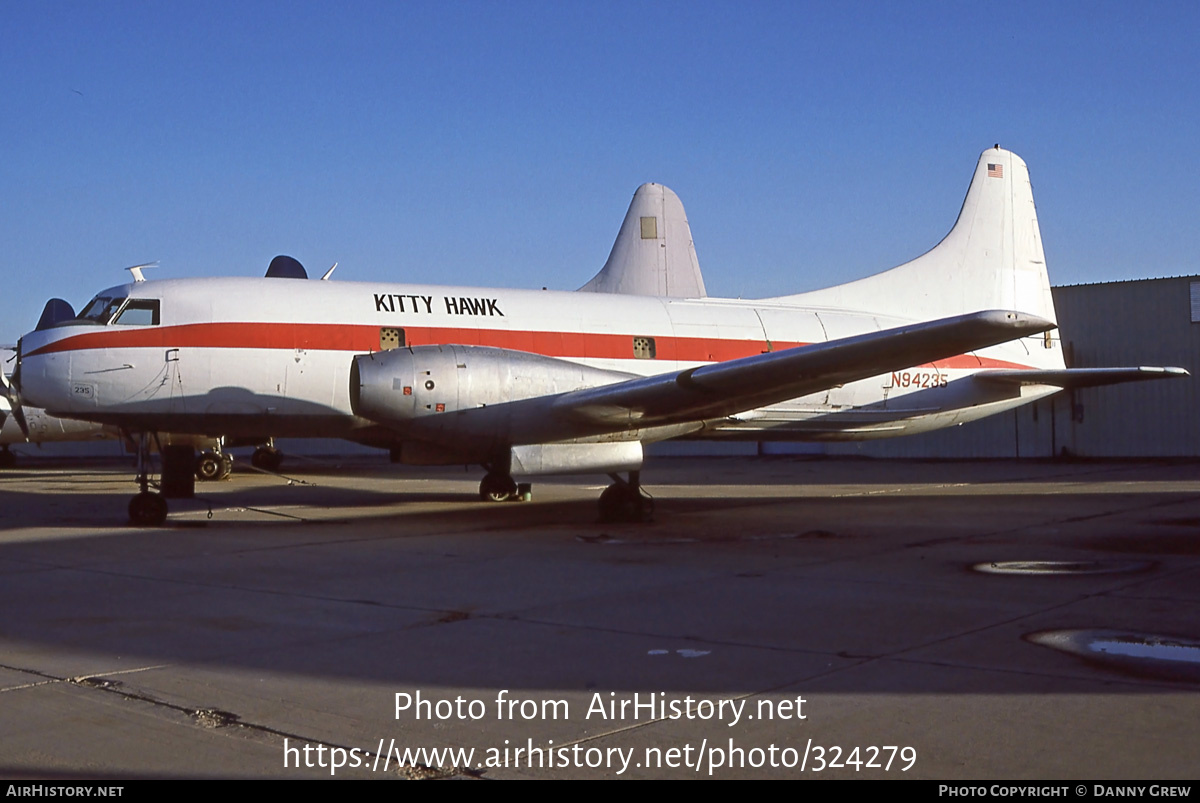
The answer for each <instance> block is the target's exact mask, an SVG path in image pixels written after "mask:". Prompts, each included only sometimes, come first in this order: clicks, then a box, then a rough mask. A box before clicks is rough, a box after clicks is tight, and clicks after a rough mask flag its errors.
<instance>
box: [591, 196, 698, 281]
mask: <svg viewBox="0 0 1200 803" xmlns="http://www.w3.org/2000/svg"><path fill="white" fill-rule="evenodd" d="M579 290H580V291H581V292H590V293H621V294H625V295H639V296H669V297H672V298H703V297H704V296H705V295H706V293H705V291H704V277H703V276H701V275H700V261H699V260H698V259H697V258H696V246H695V244H694V243H693V242H692V229H691V227H690V226H688V222H687V215H686V214H685V213H684V211H683V202H682V201H680V200H679V196H678V195H676V194H675V193H674V192H672V191H671V190H669V189H668V188H666V187H664V186H663V185H661V184H643V185H642V186H640V187H638V190H637V192H635V193H634V194H633V201H632V202H630V204H629V211H628V212H626V213H625V221H624V222H623V223H622V224H621V230H620V232H618V233H617V239H616V242H614V243H613V247H612V252H611V253H609V255H608V261H607V262H605V263H604V267H603V268H601V269H600V272H599V273H597V274H596V275H595V276H594V277H592V280H591V281H590V282H588V283H587V284H585V285H584V286H583V287H581V288H579Z"/></svg>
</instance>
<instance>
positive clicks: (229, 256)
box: [0, 2, 1200, 343]
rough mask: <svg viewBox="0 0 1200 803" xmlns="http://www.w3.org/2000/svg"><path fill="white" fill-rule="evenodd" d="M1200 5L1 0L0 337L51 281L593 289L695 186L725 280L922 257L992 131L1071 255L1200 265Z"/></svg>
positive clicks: (1045, 229) (794, 282)
mask: <svg viewBox="0 0 1200 803" xmlns="http://www.w3.org/2000/svg"><path fill="white" fill-rule="evenodd" d="M1198 23H1200V4H1196V3H1194V2H1188V3H1166V2H1160V3H1155V2H1150V3H1137V4H1134V3H1106V2H1087V3H1067V2H1063V3H1029V4H1025V3H1007V4H1002V5H1000V6H997V7H995V8H989V9H986V10H985V9H984V8H983V7H982V6H981V5H980V4H976V3H966V2H947V3H884V2H843V3H803V2H789V3H774V2H737V3H733V2H730V3H670V2H604V3H582V2H552V3H537V2H429V3H426V2H389V3H374V2H350V3H345V4H338V5H336V6H335V5H334V4H333V3H283V2H274V3H258V2H238V3H223V2H205V3H193V4H188V3H161V2H153V3H126V2H110V3H94V2H49V3H34V2H10V3H6V4H4V5H3V7H2V8H0V102H2V103H3V111H2V113H0V188H3V192H4V198H3V201H2V202H0V210H3V211H2V214H0V236H2V242H3V245H4V249H3V255H4V256H3V259H4V265H3V277H4V284H3V289H2V290H0V343H12V342H15V340H16V338H17V337H18V336H19V335H20V334H21V333H22V332H24V331H26V330H27V329H29V328H31V327H32V325H33V324H34V323H35V322H36V319H37V316H38V314H39V312H40V310H41V308H42V305H43V303H44V301H45V300H46V298H48V297H50V296H61V297H64V298H66V299H67V300H68V301H70V302H71V303H72V304H74V305H75V306H76V308H78V307H79V306H81V305H82V304H83V303H84V302H85V301H86V300H87V299H88V298H89V297H90V296H91V295H93V294H94V293H95V291H97V290H99V289H101V288H103V287H107V286H110V285H113V284H118V283H121V282H123V281H125V280H126V277H127V276H128V274H126V273H124V272H123V271H122V268H124V267H125V266H127V265H132V264H136V263H139V262H147V261H152V260H158V261H159V262H160V263H161V267H160V268H159V269H158V271H157V273H156V274H154V275H155V276H158V277H163V278H166V277H177V276H196V275H261V273H262V272H263V271H264V270H265V268H266V265H267V262H268V261H269V260H270V259H271V257H272V256H274V255H275V254H278V253H287V254H291V255H293V256H295V257H297V258H298V259H300V260H301V261H302V262H303V263H305V264H306V265H307V266H308V267H309V272H310V274H318V275H319V274H320V273H321V272H323V271H324V270H325V269H326V268H327V267H328V266H329V265H331V264H332V263H333V262H335V261H336V262H339V263H340V267H339V268H338V272H337V273H336V274H335V276H336V277H337V278H340V279H342V280H372V281H374V280H384V281H413V282H436V283H445V284H463V285H485V286H486V285H491V286H507V287H542V286H548V287H551V288H556V289H574V288H576V287H578V286H579V285H581V284H583V283H584V282H585V281H587V280H588V279H589V278H590V277H591V276H592V275H593V274H594V273H595V271H596V270H598V269H599V267H600V266H601V265H602V264H603V262H604V260H605V258H606V257H607V255H608V250H609V248H610V247H611V245H612V240H613V238H614V237H615V236H616V232H617V228H618V226H619V225H620V222H621V218H622V216H623V215H624V213H625V209H626V206H627V205H628V203H629V199H630V197H631V196H632V194H633V191H634V190H635V189H636V188H637V187H638V185H640V184H641V183H643V182H645V181H657V182H661V183H663V184H666V185H667V186H669V187H671V188H672V189H674V190H675V191H676V192H677V193H679V195H680V197H681V198H682V199H683V202H684V204H685V206H686V208H687V211H688V218H689V220H690V222H691V224H692V232H693V235H694V237H695V240H696V247H697V251H698V253H699V256H700V263H701V266H702V268H703V270H704V274H705V279H706V282H707V284H708V289H709V292H710V294H712V295H720V296H744V297H755V296H769V295H780V294H784V293H791V292H797V291H800V290H806V289H814V288H817V287H822V286H826V285H829V284H836V283H839V282H842V281H847V280H850V279H853V278H858V277H861V276H864V275H867V274H869V273H873V272H876V271H878V270H881V269H883V268H886V267H890V266H892V265H895V264H898V263H900V262H903V261H905V260H907V259H910V258H911V257H913V256H916V255H917V254H919V253H921V252H923V251H925V250H927V249H928V248H929V247H931V246H932V245H934V244H935V243H936V242H937V241H938V240H939V239H940V238H941V237H942V235H944V234H945V232H946V231H947V230H948V229H949V227H950V226H951V224H952V223H953V221H954V218H955V215H956V214H957V212H958V208H959V205H960V204H961V202H962V198H963V195H964V194H965V192H966V189H967V184H968V182H969V179H970V175H971V171H972V169H973V167H974V164H975V161H976V159H977V157H978V155H979V152H980V151H981V150H983V149H984V148H986V147H988V146H990V145H991V144H993V143H995V142H999V143H1000V144H1002V145H1003V146H1005V147H1008V148H1011V149H1012V150H1014V151H1016V152H1017V153H1018V154H1020V155H1021V156H1022V157H1023V158H1024V159H1025V160H1026V161H1027V162H1028V163H1029V166H1030V170H1031V173H1032V176H1033V182H1034V192H1035V198H1036V200H1037V203H1038V210H1039V218H1040V222H1041V227H1042V233H1043V238H1044V241H1045V246H1046V252H1047V260H1048V263H1049V267H1050V272H1051V279H1052V281H1054V282H1055V283H1056V284H1069V283H1080V282H1092V281H1107V280H1114V279H1127V278H1141V277H1148V276H1164V275H1179V274H1190V273H1197V272H1200V265H1198V264H1197V257H1196V253H1195V248H1194V246H1193V242H1194V240H1195V238H1196V231H1197V219H1198V216H1197V212H1198V211H1200V179H1198V176H1200V170H1198V169H1197V168H1198V167H1200V165H1198V164H1197V145H1196V141H1195V140H1196V137H1197V132H1198V131H1200V48H1197V47H1196V44H1195V42H1196V40H1197V37H1198V35H1200V24H1198Z"/></svg>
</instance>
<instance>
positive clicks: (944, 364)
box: [25, 323, 1028, 369]
mask: <svg viewBox="0 0 1200 803" xmlns="http://www.w3.org/2000/svg"><path fill="white" fill-rule="evenodd" d="M380 328H381V327H379V326H367V325H361V324H326V323H192V324H183V325H180V326H147V327H139V328H137V329H132V328H130V329H108V328H106V329H103V330H100V331H89V332H87V333H85V334H79V335H71V336H68V337H64V338H63V339H62V340H57V341H55V342H53V343H48V344H47V345H45V346H42V347H41V348H38V349H35V350H33V351H31V352H30V353H29V354H27V355H25V356H27V357H34V356H37V355H39V354H54V353H58V352H66V351H90V350H95V349H127V348H164V349H169V348H220V349H307V350H311V351H348V352H355V353H359V354H362V353H366V352H372V351H379V350H380V349H379V330H380ZM385 328H386V327H385ZM402 328H403V329H404V335H405V345H407V346H426V345H448V344H455V345H463V346H490V347H492V348H499V349H509V350H512V351H524V352H529V353H532V354H541V355H544V356H546V357H560V358H563V359H607V360H631V359H634V353H633V339H634V335H614V334H601V333H595V332H535V331H520V330H508V329H460V328H454V327H430V326H405V327H402ZM653 340H654V344H655V360H659V361H661V360H675V361H679V362H725V361H727V360H734V359H737V358H739V357H749V356H751V355H754V354H762V353H765V352H767V351H782V350H783V349H788V348H794V347H796V346H806V345H808V344H807V343H783V342H779V341H772V342H771V343H770V344H768V343H767V342H766V341H764V340H709V339H704V338H698V337H674V336H662V335H656V336H653ZM936 365H937V367H939V368H943V369H944V368H1016V369H1022V368H1028V366H1025V365H1020V364H1019V363H1012V362H1008V361H1006V360H996V359H991V358H986V357H983V358H981V357H976V356H974V355H971V354H960V355H958V356H956V357H949V358H947V359H944V360H938V362H937V363H936Z"/></svg>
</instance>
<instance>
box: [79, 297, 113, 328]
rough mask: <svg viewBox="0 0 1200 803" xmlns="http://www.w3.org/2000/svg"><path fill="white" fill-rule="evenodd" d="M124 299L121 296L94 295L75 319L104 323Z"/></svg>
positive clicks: (110, 317) (110, 318)
mask: <svg viewBox="0 0 1200 803" xmlns="http://www.w3.org/2000/svg"><path fill="white" fill-rule="evenodd" d="M123 301H125V299H123V298H109V297H107V296H96V297H95V298H93V299H92V303H90V304H88V305H87V306H86V307H85V308H84V310H83V312H81V313H79V317H78V318H77V319H76V320H80V321H91V322H92V323H98V324H106V323H108V322H109V321H110V320H112V316H113V313H115V312H116V311H117V308H118V307H120V306H121V303H122V302H123Z"/></svg>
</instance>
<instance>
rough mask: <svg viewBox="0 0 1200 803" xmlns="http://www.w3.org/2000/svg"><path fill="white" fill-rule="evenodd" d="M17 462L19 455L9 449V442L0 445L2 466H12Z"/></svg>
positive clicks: (0, 466) (0, 464) (0, 463)
mask: <svg viewBox="0 0 1200 803" xmlns="http://www.w3.org/2000/svg"><path fill="white" fill-rule="evenodd" d="M16 464H17V456H16V455H15V454H13V453H12V452H10V451H9V450H8V444H5V445H4V446H3V447H0V468H12V467H13V466H15V465H16Z"/></svg>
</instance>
